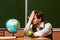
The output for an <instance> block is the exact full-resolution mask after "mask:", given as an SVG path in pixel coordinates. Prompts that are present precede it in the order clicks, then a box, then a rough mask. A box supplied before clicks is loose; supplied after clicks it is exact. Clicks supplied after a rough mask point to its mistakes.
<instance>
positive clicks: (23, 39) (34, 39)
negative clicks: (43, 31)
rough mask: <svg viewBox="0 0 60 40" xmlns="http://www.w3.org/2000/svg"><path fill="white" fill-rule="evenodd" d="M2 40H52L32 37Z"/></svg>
mask: <svg viewBox="0 0 60 40" xmlns="http://www.w3.org/2000/svg"><path fill="white" fill-rule="evenodd" d="M0 40H50V39H48V38H44V37H39V38H31V37H18V38H11V39H10V38H9V39H0Z"/></svg>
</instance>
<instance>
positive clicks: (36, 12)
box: [34, 10, 43, 21]
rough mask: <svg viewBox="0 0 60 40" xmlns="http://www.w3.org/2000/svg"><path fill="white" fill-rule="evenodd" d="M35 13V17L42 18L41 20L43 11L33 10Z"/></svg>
mask: <svg viewBox="0 0 60 40" xmlns="http://www.w3.org/2000/svg"><path fill="white" fill-rule="evenodd" d="M34 13H35V15H36V16H37V19H40V18H41V19H42V20H41V21H43V12H42V11H39V10H34Z"/></svg>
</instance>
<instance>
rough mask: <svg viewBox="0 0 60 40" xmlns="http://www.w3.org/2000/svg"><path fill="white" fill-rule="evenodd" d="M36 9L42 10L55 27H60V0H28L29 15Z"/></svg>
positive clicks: (46, 18)
mask: <svg viewBox="0 0 60 40" xmlns="http://www.w3.org/2000/svg"><path fill="white" fill-rule="evenodd" d="M34 9H38V10H42V11H43V12H44V20H46V21H49V22H50V23H51V24H52V26H53V28H60V25H59V24H60V22H59V21H60V18H59V17H60V0H28V15H29V14H30V13H31V11H32V10H34Z"/></svg>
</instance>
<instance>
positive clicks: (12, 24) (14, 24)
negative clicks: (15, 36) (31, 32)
mask: <svg viewBox="0 0 60 40" xmlns="http://www.w3.org/2000/svg"><path fill="white" fill-rule="evenodd" d="M6 28H7V30H8V31H9V32H12V33H14V32H16V31H17V30H19V29H20V22H19V21H18V20H17V19H10V20H8V21H7V22H6Z"/></svg>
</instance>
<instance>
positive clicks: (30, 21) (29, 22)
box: [24, 11, 35, 34]
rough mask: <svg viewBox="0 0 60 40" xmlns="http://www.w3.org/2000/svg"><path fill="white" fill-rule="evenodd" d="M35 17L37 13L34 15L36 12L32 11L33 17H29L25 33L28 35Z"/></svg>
mask: <svg viewBox="0 0 60 40" xmlns="http://www.w3.org/2000/svg"><path fill="white" fill-rule="evenodd" d="M34 15H35V13H34V11H32V13H31V15H30V17H29V21H28V23H27V25H26V27H25V28H24V32H25V33H26V34H27V32H28V31H29V29H30V25H31V23H32V20H33V17H34Z"/></svg>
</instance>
